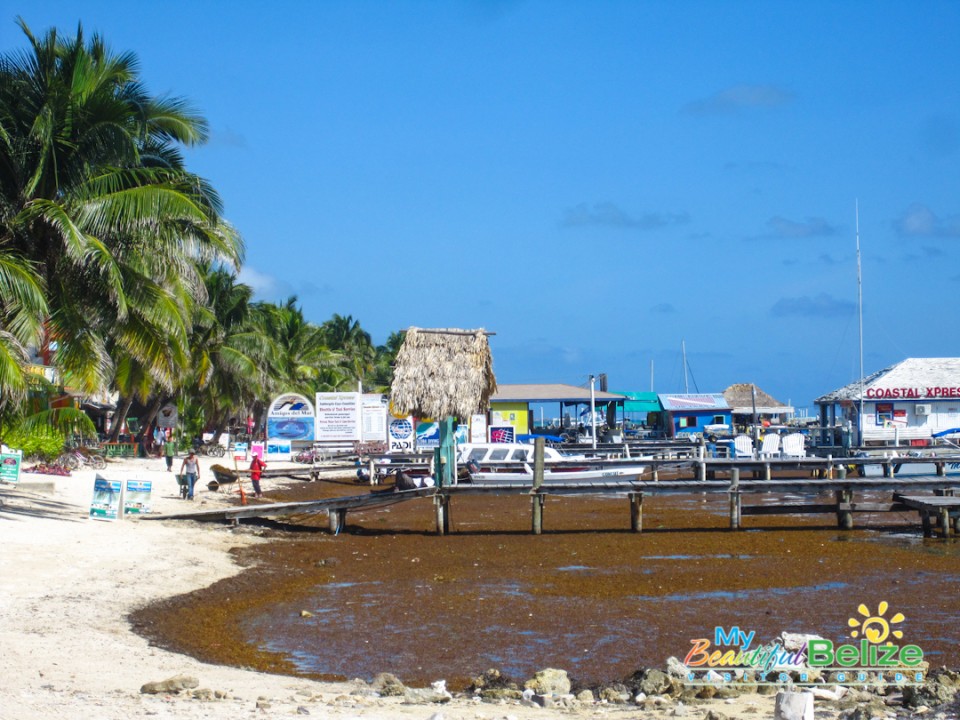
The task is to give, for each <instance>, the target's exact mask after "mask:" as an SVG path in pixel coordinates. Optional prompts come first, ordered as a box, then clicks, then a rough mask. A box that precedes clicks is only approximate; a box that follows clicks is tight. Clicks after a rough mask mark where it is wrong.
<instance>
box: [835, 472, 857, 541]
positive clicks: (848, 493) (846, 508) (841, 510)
mask: <svg viewBox="0 0 960 720" xmlns="http://www.w3.org/2000/svg"><path fill="white" fill-rule="evenodd" d="M846 477H847V466H846V465H842V464H841V465H838V466H837V478H838V479H840V480H845V479H846ZM835 496H836V498H837V527H839V528H840V529H841V530H853V510H852V509H851V508H850V503H852V502H853V491H852V490H837V491H836V493H835Z"/></svg>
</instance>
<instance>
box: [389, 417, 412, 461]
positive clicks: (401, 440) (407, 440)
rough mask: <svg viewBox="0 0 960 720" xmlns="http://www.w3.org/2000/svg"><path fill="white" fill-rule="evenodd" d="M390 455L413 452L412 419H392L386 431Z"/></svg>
mask: <svg viewBox="0 0 960 720" xmlns="http://www.w3.org/2000/svg"><path fill="white" fill-rule="evenodd" d="M387 430H388V435H389V440H390V447H389V452H392V453H412V452H413V451H414V449H415V448H414V435H413V418H412V417H405V418H393V420H391V421H390V426H389V428H388V429H387Z"/></svg>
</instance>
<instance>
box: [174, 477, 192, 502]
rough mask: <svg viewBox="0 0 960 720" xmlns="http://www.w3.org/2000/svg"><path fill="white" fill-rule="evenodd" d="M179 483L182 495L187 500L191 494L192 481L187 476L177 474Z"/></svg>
mask: <svg viewBox="0 0 960 720" xmlns="http://www.w3.org/2000/svg"><path fill="white" fill-rule="evenodd" d="M177 484H178V485H179V486H180V497H182V498H183V499H184V500H186V499H187V496H188V495H189V494H190V481H189V480H187V476H186V475H177Z"/></svg>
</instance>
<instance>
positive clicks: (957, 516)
mask: <svg viewBox="0 0 960 720" xmlns="http://www.w3.org/2000/svg"><path fill="white" fill-rule="evenodd" d="M893 497H894V500H896V501H897V502H899V503H902V504H903V505H904V506H905V507H908V508H910V509H912V510H916V511H917V512H919V513H920V524H921V525H922V526H923V536H924V537H933V525H934V521H936V524H937V525H938V526H939V527H940V536H941V537H944V538H948V537H950V535H951V532H956V533H958V534H960V497H955V496H952V495H903V494H901V493H895V494H894V496H893Z"/></svg>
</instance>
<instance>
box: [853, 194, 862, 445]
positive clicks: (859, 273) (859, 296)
mask: <svg viewBox="0 0 960 720" xmlns="http://www.w3.org/2000/svg"><path fill="white" fill-rule="evenodd" d="M854 212H855V214H856V227H857V315H858V320H859V323H860V415H859V417H858V418H857V431H858V433H857V434H858V435H859V436H860V437H859V442H858V443H857V444H858V445H860V446H861V447H862V446H863V274H862V271H861V266H860V201H859V200H857V201H856V202H855V204H854Z"/></svg>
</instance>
